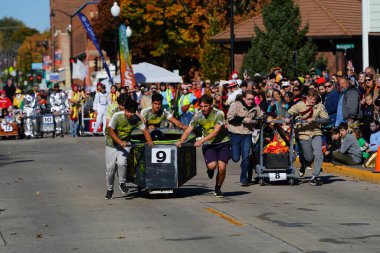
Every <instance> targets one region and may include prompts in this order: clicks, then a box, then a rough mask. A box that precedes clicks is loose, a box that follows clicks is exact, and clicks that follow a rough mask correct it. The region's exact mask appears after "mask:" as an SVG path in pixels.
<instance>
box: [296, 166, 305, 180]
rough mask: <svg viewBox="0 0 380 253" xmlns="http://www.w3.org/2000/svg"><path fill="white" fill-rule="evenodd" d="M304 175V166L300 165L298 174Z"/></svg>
mask: <svg viewBox="0 0 380 253" xmlns="http://www.w3.org/2000/svg"><path fill="white" fill-rule="evenodd" d="M304 175H305V167H304V166H303V165H302V166H301V168H300V170H299V172H298V176H299V177H303V176H304Z"/></svg>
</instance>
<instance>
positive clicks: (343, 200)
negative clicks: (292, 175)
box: [0, 137, 380, 253]
mask: <svg viewBox="0 0 380 253" xmlns="http://www.w3.org/2000/svg"><path fill="white" fill-rule="evenodd" d="M197 165H198V175H197V176H196V177H195V178H193V179H192V180H190V181H189V182H188V183H187V184H186V185H185V186H184V187H182V188H180V189H178V191H177V192H176V194H175V195H174V196H161V197H158V196H152V197H147V196H145V197H144V196H143V197H141V196H139V195H138V194H137V191H136V188H133V189H132V192H130V193H129V194H128V195H127V196H122V194H121V193H120V191H119V190H116V191H115V198H114V199H112V200H105V199H104V195H105V169H104V141H103V139H102V138H100V137H98V138H92V137H88V138H77V139H73V138H63V139H59V138H58V139H39V140H16V141H1V142H0V232H1V238H0V252H1V253H3V252H4V253H10V252H15V253H16V252H17V253H23V252H28V253H29V252H62V253H67V252H91V253H95V252H147V253H151V252H165V253H168V252H169V253H171V252H183V253H184V252H192V253H193V252H202V253H203V252H226V253H227V252H239V253H240V252H345V253H347V252H379V251H380V250H379V246H378V245H379V241H380V212H379V210H380V201H379V200H380V197H379V196H380V191H379V190H380V188H379V185H377V184H370V183H366V182H358V181H352V180H350V179H348V178H340V177H334V176H331V175H330V176H329V175H326V178H325V179H326V182H325V184H324V185H323V186H321V187H312V186H310V185H309V184H307V183H306V182H305V183H304V182H301V183H300V185H297V186H289V185H266V186H263V187H261V186H259V185H252V186H249V187H245V188H243V187H241V186H239V184H238V175H239V168H238V166H237V164H234V163H231V164H230V165H229V167H228V175H227V179H226V183H225V185H224V187H223V191H224V192H225V195H226V197H225V198H224V199H217V198H215V197H214V196H213V194H212V193H213V192H212V190H213V185H214V182H213V181H211V180H209V179H208V178H207V176H206V173H205V172H204V170H205V169H204V168H205V167H204V165H203V160H202V156H200V155H198V159H197ZM131 186H132V185H131Z"/></svg>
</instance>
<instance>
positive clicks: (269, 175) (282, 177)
mask: <svg viewBox="0 0 380 253" xmlns="http://www.w3.org/2000/svg"><path fill="white" fill-rule="evenodd" d="M260 123H261V128H260V151H259V158H258V161H259V163H258V164H257V165H256V173H257V174H258V179H259V183H260V185H261V186H263V185H265V182H270V183H273V182H279V181H288V182H289V184H290V185H295V184H296V183H297V179H298V178H297V177H296V176H295V169H294V166H293V139H294V127H293V123H292V124H291V125H290V129H291V132H290V135H289V138H287V144H288V146H289V151H288V152H286V153H279V154H270V153H267V154H264V153H263V150H264V138H265V137H264V132H265V126H266V125H267V124H278V125H282V124H283V123H284V121H283V120H273V121H270V122H268V123H267V122H266V118H264V119H261V120H260ZM280 127H281V126H280ZM284 138H286V137H284Z"/></svg>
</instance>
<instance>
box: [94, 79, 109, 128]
mask: <svg viewBox="0 0 380 253" xmlns="http://www.w3.org/2000/svg"><path fill="white" fill-rule="evenodd" d="M110 104H111V101H110V99H109V96H108V93H107V91H106V86H105V85H104V84H103V85H102V86H101V90H100V92H97V93H96V95H95V98H94V104H93V109H94V111H95V113H96V122H95V125H94V129H93V135H95V134H98V129H99V126H100V123H102V124H103V131H102V133H103V135H105V130H106V113H107V106H108V105H110Z"/></svg>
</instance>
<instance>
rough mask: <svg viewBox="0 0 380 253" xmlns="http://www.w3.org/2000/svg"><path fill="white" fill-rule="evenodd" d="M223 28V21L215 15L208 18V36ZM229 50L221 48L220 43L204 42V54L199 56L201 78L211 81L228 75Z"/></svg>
mask: <svg viewBox="0 0 380 253" xmlns="http://www.w3.org/2000/svg"><path fill="white" fill-rule="evenodd" d="M222 29H223V21H222V20H220V19H219V18H218V16H217V15H215V14H214V15H213V17H211V18H210V30H209V32H208V36H209V37H211V36H213V35H215V34H217V33H218V32H220V31H221V30H222ZM229 62H230V57H229V52H228V51H226V49H223V47H222V45H220V44H215V43H208V42H206V43H205V47H204V54H202V55H201V57H200V64H201V69H202V76H203V79H210V80H212V81H216V80H220V79H221V78H226V77H227V76H228V68H229Z"/></svg>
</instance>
